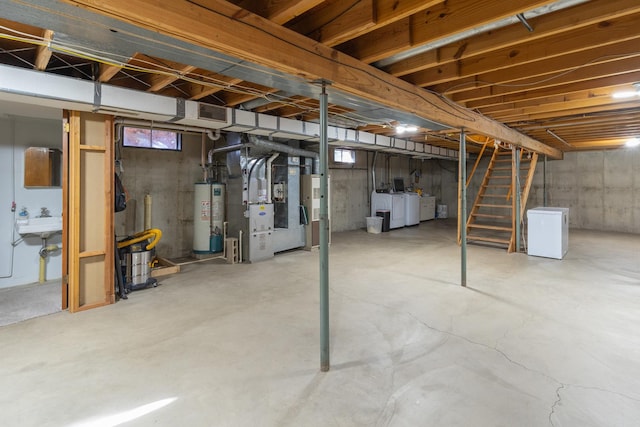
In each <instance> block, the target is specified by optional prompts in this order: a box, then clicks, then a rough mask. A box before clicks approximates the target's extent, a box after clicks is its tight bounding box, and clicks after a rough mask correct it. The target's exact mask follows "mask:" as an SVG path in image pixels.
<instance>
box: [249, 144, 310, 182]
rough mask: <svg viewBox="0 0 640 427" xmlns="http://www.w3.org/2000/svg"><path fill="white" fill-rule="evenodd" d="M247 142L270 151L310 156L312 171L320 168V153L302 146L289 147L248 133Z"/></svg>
mask: <svg viewBox="0 0 640 427" xmlns="http://www.w3.org/2000/svg"><path fill="white" fill-rule="evenodd" d="M249 142H251V144H253V145H255V146H256V147H260V148H264V149H266V150H270V151H277V152H280V153H286V154H289V155H291V156H299V157H310V158H312V159H313V172H312V173H318V171H319V170H320V154H318V153H316V152H315V151H310V150H304V149H302V148H295V147H291V146H290V145H286V144H280V143H279V142H273V141H268V140H266V139H262V138H258V137H257V136H255V135H249Z"/></svg>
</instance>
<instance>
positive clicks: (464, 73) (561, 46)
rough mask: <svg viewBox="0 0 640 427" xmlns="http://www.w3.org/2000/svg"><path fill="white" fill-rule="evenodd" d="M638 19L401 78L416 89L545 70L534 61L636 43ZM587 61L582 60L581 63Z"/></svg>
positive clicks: (633, 17) (639, 28) (627, 18)
mask: <svg viewBox="0 0 640 427" xmlns="http://www.w3.org/2000/svg"><path fill="white" fill-rule="evenodd" d="M639 20H640V14H636V15H629V16H625V17H622V18H618V19H617V20H613V21H607V22H606V23H605V22H603V23H601V24H600V25H594V26H592V29H591V31H585V30H584V29H582V28H579V29H577V30H573V31H567V32H566V33H562V34H558V35H555V36H552V37H546V38H543V39H540V40H536V41H534V42H530V43H520V44H518V45H514V46H510V47H507V48H503V49H499V50H495V51H492V52H491V53H490V54H485V55H479V56H474V57H470V58H466V59H463V60H460V61H457V62H455V63H448V64H445V65H443V66H438V67H433V68H429V69H426V70H422V71H418V72H416V73H412V74H408V75H406V76H404V79H405V80H407V81H409V82H411V83H413V84H415V85H418V86H428V85H434V84H439V83H444V82H447V81H451V80H455V79H458V78H462V77H468V76H474V75H478V74H483V73H488V72H491V71H494V70H500V69H506V68H510V67H514V66H518V65H520V66H521V65H529V68H530V72H532V73H533V74H535V73H536V72H542V71H544V69H542V68H536V61H540V60H544V59H549V58H554V57H562V56H566V55H569V54H571V53H578V52H584V51H587V50H589V49H595V48H598V47H604V46H609V45H613V44H615V43H620V42H624V41H628V40H637V39H638V38H640V26H638V22H639ZM586 62H587V61H584V60H583V62H582V63H583V64H585V63H586Z"/></svg>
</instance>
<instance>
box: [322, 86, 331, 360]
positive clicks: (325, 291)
mask: <svg viewBox="0 0 640 427" xmlns="http://www.w3.org/2000/svg"><path fill="white" fill-rule="evenodd" d="M327 123H328V97H327V92H326V82H322V93H321V94H320V370H321V371H322V372H327V371H328V370H329V367H330V362H329V194H328V188H329V176H328V173H329V167H328V164H329V141H328V139H327V127H328V125H327Z"/></svg>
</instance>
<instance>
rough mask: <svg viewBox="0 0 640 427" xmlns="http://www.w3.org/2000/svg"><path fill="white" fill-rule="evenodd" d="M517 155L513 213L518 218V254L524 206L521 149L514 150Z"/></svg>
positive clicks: (516, 249)
mask: <svg viewBox="0 0 640 427" xmlns="http://www.w3.org/2000/svg"><path fill="white" fill-rule="evenodd" d="M514 153H515V162H514V166H513V167H514V168H515V170H516V184H515V186H514V187H515V194H514V195H513V196H514V197H515V198H516V211H515V212H514V213H513V214H514V215H515V217H516V221H515V222H516V246H515V251H516V253H518V252H520V231H521V229H520V211H521V208H520V205H521V204H522V200H521V196H522V186H521V185H520V148H516V149H515V150H514Z"/></svg>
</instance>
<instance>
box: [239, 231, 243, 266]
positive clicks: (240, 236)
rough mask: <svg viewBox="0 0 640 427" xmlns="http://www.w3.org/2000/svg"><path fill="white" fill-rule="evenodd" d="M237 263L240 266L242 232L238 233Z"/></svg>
mask: <svg viewBox="0 0 640 427" xmlns="http://www.w3.org/2000/svg"><path fill="white" fill-rule="evenodd" d="M238 263H239V264H242V230H240V231H238Z"/></svg>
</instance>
